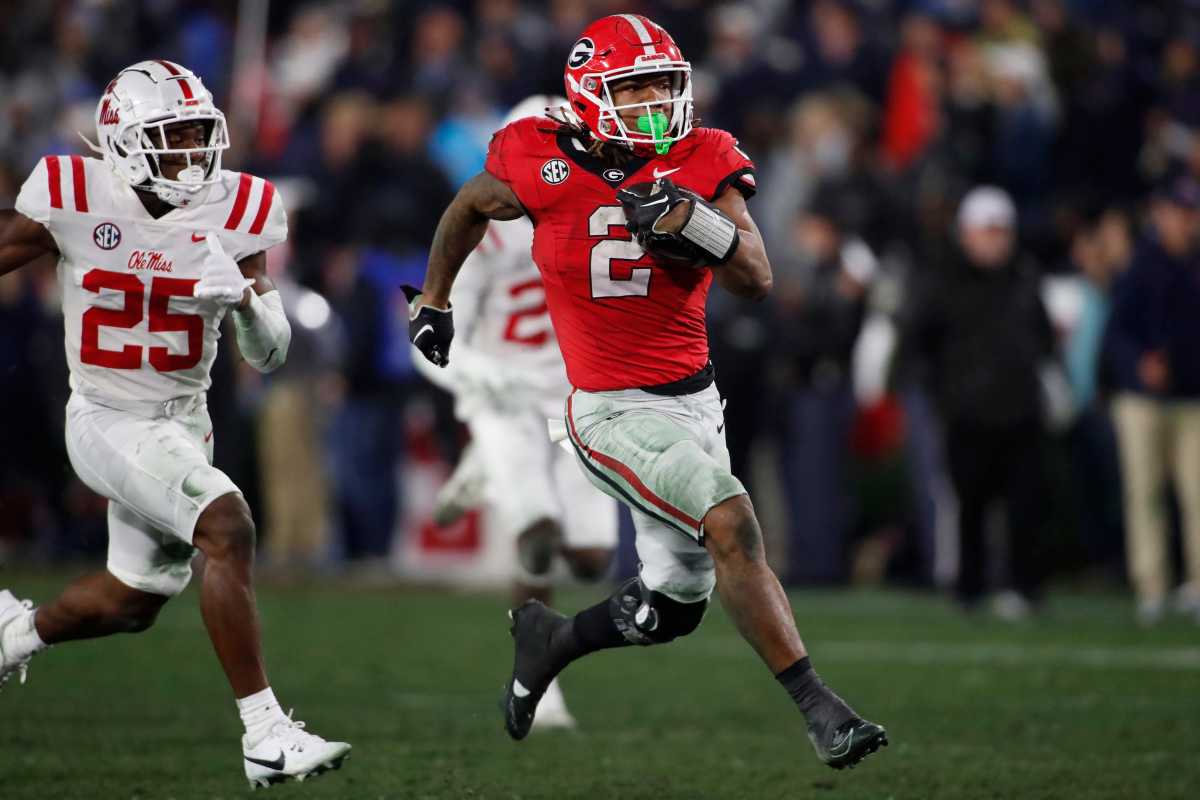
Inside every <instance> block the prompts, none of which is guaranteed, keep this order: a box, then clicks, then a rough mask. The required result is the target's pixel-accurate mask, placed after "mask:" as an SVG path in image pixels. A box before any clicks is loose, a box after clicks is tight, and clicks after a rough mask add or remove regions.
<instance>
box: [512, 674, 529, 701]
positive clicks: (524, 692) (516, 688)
mask: <svg viewBox="0 0 1200 800" xmlns="http://www.w3.org/2000/svg"><path fill="white" fill-rule="evenodd" d="M513 694H515V695H516V696H517V697H529V694H530V692H529V690H528V689H526V688H525V687H524V686H522V685H521V682H520V681H519V680H517V679H516V678H513Z"/></svg>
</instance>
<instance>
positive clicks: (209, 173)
mask: <svg viewBox="0 0 1200 800" xmlns="http://www.w3.org/2000/svg"><path fill="white" fill-rule="evenodd" d="M178 123H196V124H200V125H202V126H204V131H205V135H204V144H203V145H202V146H199V147H187V148H172V147H170V146H169V143H168V136H167V129H168V128H169V127H170V126H172V125H176V124H178ZM96 136H97V139H98V140H99V143H98V144H94V143H92V142H90V141H88V139H87V137H84V141H87V142H88V144H89V145H91V147H92V149H93V150H95V151H96V152H97V153H99V154H100V155H102V156H103V157H104V160H105V161H106V162H107V163H108V165H109V166H110V167H112V169H113V171H114V172H116V173H117V175H119V176H120V177H121V178H122V179H124V180H125V181H126V182H127V183H128V184H129V185H130V186H131V187H133V188H134V189H136V190H139V191H148V192H153V193H154V194H155V196H157V197H158V198H159V199H160V200H162V201H163V202H164V203H168V204H169V205H172V206H175V207H177V208H186V207H187V206H190V205H195V204H197V203H199V202H202V200H203V198H204V197H205V196H206V195H207V190H208V188H209V187H210V186H212V185H213V184H214V183H216V182H217V181H219V180H220V175H221V153H222V152H223V151H225V150H227V149H228V148H229V133H228V129H227V127H226V125H225V115H224V114H222V113H221V110H220V109H218V108H217V107H216V105H214V103H213V99H212V94H211V93H209V91H208V90H207V89H205V88H204V84H203V83H201V81H200V78H198V77H197V76H196V75H195V73H193V72H192V71H191V70H189V69H187V68H186V67H182V66H180V65H179V64H176V63H174V62H171V61H163V60H154V61H141V62H138V63H137V64H134V65H133V66H130V67H126V68H125V69H123V70H121V72H120V73H119V74H118V75H117V77H116V78H114V79H113V80H112V81H110V82H109V84H108V86H107V87H106V88H105V90H104V95H103V96H102V97H101V98H100V103H99V105H98V106H97V107H96ZM164 157H166V158H171V159H176V158H182V159H184V160H185V165H184V166H183V167H182V168H181V169H180V171H179V173H178V174H177V175H176V176H175V177H174V178H167V177H166V176H165V175H164V173H163V166H164V164H163V162H162V159H163V158H164Z"/></svg>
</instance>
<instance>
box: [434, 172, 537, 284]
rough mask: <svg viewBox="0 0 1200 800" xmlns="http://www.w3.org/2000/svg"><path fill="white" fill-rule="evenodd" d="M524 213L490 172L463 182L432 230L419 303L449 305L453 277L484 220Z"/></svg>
mask: <svg viewBox="0 0 1200 800" xmlns="http://www.w3.org/2000/svg"><path fill="white" fill-rule="evenodd" d="M524 214H525V209H524V208H522V207H521V201H520V200H518V199H517V196H516V195H515V194H513V190H512V189H510V188H509V187H508V185H507V184H506V183H504V182H503V181H501V180H499V179H498V178H496V177H494V176H493V175H491V174H490V173H487V172H481V173H479V174H478V175H476V176H475V177H474V178H472V179H471V180H469V181H467V182H466V183H465V184H464V185H463V187H462V188H461V189H459V190H458V194H457V195H455V196H454V200H453V201H451V203H450V205H449V206H448V207H447V208H446V211H445V213H443V214H442V218H441V220H440V221H439V222H438V226H437V230H436V231H434V234H433V244H432V245H430V247H429V267H428V269H427V270H426V272H425V285H424V287H423V288H422V289H421V293H422V295H423V296H422V298H421V301H422V303H424V304H426V305H430V306H433V307H434V308H446V307H447V306H448V305H449V304H450V287H451V285H453V283H454V277H455V276H456V275H457V274H458V270H459V267H461V266H462V263H463V261H465V260H466V258H467V256H468V255H470V253H471V251H472V250H474V249H475V245H477V244H479V240H480V239H482V238H483V234H484V233H485V232H486V231H487V224H488V220H493V219H497V220H506V219H516V218H517V217H520V216H524Z"/></svg>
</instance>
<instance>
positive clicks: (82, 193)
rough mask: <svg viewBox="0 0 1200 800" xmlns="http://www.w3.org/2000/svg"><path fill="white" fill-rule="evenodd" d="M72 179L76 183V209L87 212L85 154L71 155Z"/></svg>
mask: <svg viewBox="0 0 1200 800" xmlns="http://www.w3.org/2000/svg"><path fill="white" fill-rule="evenodd" d="M71 180H72V181H73V182H74V184H75V210H76V211H82V212H83V213H85V214H86V213H87V210H88V201H87V173H85V172H84V171H83V156H71Z"/></svg>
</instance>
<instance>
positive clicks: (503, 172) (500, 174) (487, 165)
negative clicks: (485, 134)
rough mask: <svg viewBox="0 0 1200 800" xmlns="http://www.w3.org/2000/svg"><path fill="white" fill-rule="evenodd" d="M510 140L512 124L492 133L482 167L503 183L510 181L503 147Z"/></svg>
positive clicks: (504, 147)
mask: <svg viewBox="0 0 1200 800" xmlns="http://www.w3.org/2000/svg"><path fill="white" fill-rule="evenodd" d="M511 140H512V126H511V125H507V126H505V127H503V128H501V129H500V130H498V131H496V132H495V133H493V134H492V140H491V141H490V142H488V152H487V161H486V162H484V165H483V168H484V169H485V170H487V171H488V173H490V174H491V175H492V177H494V178H495V179H496V180H499V181H503V182H504V183H511V181H510V179H509V176H508V159H507V158H506V154H505V149H506V147H507V146H508V144H509V143H510V142H511Z"/></svg>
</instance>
